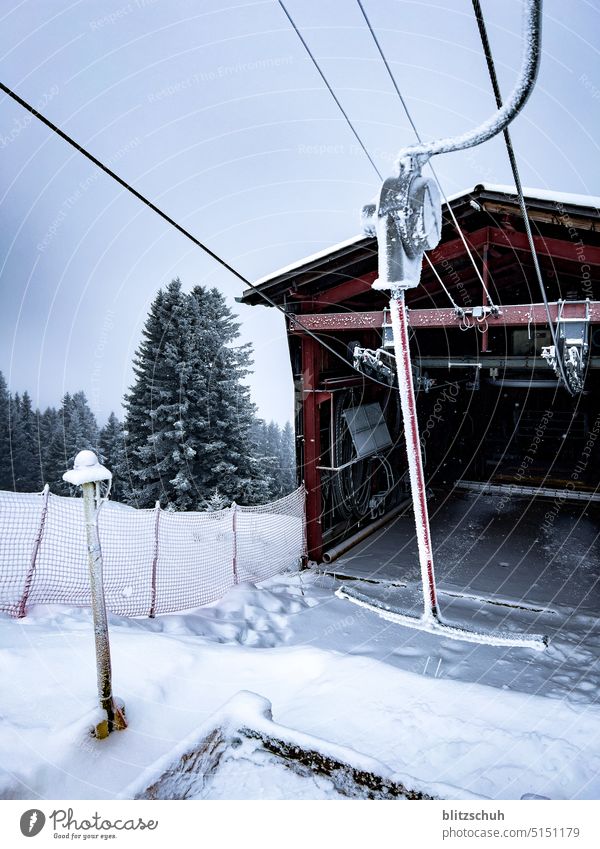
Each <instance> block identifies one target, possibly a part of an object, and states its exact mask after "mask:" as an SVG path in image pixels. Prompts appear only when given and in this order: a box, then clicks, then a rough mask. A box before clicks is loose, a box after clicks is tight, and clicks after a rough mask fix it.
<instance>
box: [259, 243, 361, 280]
mask: <svg viewBox="0 0 600 849" xmlns="http://www.w3.org/2000/svg"><path fill="white" fill-rule="evenodd" d="M366 238H368V237H367V236H365V235H364V233H359V234H358V235H357V236H352V237H351V238H350V239H345V240H344V241H343V242H338V244H337V245H329V246H328V247H326V248H323V250H321V251H317V253H314V254H311V255H310V256H306V257H302V259H297V260H296V261H295V262H291V263H290V264H289V265H286V266H284V267H283V268H280V269H279V270H278V271H272V272H271V273H270V274H267V275H266V276H265V277H261V278H260V280H257V281H256V283H255V284H254V285H255V286H260V284H261V283H267V282H268V281H269V280H274V279H275V278H276V277H280V276H281V275H282V274H287V273H288V272H290V271H295V270H296V269H297V268H302V267H303V266H305V265H309V264H310V263H311V262H316V261H318V260H320V259H324V258H325V257H326V256H329V254H332V253H335V252H336V251H339V250H342V249H343V248H349V247H352V245H355V244H356V243H357V242H361V241H362V240H363V239H366Z"/></svg>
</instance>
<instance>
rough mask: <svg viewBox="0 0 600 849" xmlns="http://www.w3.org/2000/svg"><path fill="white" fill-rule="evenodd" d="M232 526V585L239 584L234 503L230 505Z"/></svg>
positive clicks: (235, 509) (235, 505)
mask: <svg viewBox="0 0 600 849" xmlns="http://www.w3.org/2000/svg"><path fill="white" fill-rule="evenodd" d="M231 510H232V512H233V516H232V526H233V583H234V584H239V578H238V563H237V504H236V503H235V501H233V502H232V504H231Z"/></svg>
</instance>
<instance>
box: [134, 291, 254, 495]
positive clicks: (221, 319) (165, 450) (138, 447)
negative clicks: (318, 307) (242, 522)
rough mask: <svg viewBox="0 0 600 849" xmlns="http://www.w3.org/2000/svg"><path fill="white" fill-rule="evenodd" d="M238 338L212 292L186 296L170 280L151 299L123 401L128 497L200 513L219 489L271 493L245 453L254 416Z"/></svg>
mask: <svg viewBox="0 0 600 849" xmlns="http://www.w3.org/2000/svg"><path fill="white" fill-rule="evenodd" d="M238 337H239V325H238V324H237V323H236V322H235V319H234V316H233V315H232V313H231V310H230V309H229V307H228V306H227V304H226V302H225V299H224V297H223V296H222V295H221V293H220V292H219V291H218V290H217V289H207V288H204V287H202V286H197V287H196V288H194V289H193V290H192V292H191V293H189V294H186V293H184V292H183V291H182V288H181V282H180V281H179V280H174V281H172V282H171V283H170V284H169V285H168V286H167V287H166V288H165V289H164V290H161V291H160V292H159V293H158V295H157V296H156V298H155V300H154V302H153V304H152V306H151V308H150V313H149V315H148V319H147V321H146V324H145V326H144V330H143V339H142V343H141V345H140V347H139V348H138V350H137V352H136V355H135V359H134V375H135V381H134V384H133V386H132V387H131V390H130V392H129V393H128V394H127V395H126V398H125V409H126V417H125V431H126V455H127V468H128V473H129V480H130V485H131V499H132V502H133V503H135V504H137V505H138V506H144V507H147V506H152V504H154V503H155V501H157V500H159V501H160V502H161V504H162V505H163V506H164V507H170V508H171V509H177V510H194V509H202V506H203V505H204V504H205V503H206V502H207V501H208V499H210V497H211V495H212V494H213V493H214V492H215V490H216V489H217V488H218V491H219V493H220V494H221V495H222V496H223V497H224V498H226V499H228V500H229V501H232V500H236V501H240V502H241V503H259V502H261V501H265V500H267V499H268V487H267V486H266V483H265V481H264V476H263V474H262V469H261V467H260V464H259V463H257V462H256V460H255V459H254V458H253V457H252V456H251V442H250V429H251V426H252V423H253V420H254V415H255V412H254V406H253V405H252V403H251V401H250V394H249V389H248V387H247V386H246V384H245V383H244V379H245V378H246V376H247V375H248V373H249V367H250V362H251V351H250V346H249V345H237V346H236V345H235V344H234V343H235V341H236V340H237V338H238Z"/></svg>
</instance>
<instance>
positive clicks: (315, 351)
mask: <svg viewBox="0 0 600 849" xmlns="http://www.w3.org/2000/svg"><path fill="white" fill-rule="evenodd" d="M315 317H317V316H315ZM322 350H323V349H322V348H321V346H320V345H319V343H318V341H317V340H316V339H312V338H311V337H310V336H309V337H305V338H304V339H303V340H302V389H303V398H304V400H303V405H302V421H303V431H304V433H303V436H304V451H303V460H304V467H303V476H304V486H305V487H306V542H307V546H308V556H309V557H310V559H311V560H317V561H320V559H321V555H322V553H323V528H322V525H321V514H322V512H323V502H322V498H321V472H320V471H319V469H318V466H319V464H320V459H321V431H320V426H319V404H318V401H319V397H318V394H317V393H316V392H315V388H316V387H317V386H318V383H319V379H320V371H321V369H320V362H321V360H320V358H321V356H322Z"/></svg>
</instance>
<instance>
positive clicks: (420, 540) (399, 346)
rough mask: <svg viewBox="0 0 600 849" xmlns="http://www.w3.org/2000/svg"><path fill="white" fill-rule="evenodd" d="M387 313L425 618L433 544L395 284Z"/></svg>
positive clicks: (433, 599) (402, 309)
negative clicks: (390, 330) (402, 427)
mask: <svg viewBox="0 0 600 849" xmlns="http://www.w3.org/2000/svg"><path fill="white" fill-rule="evenodd" d="M390 313H391V318H392V329H393V333H394V350H395V354H396V367H397V369H398V389H399V391H400V406H401V407H402V419H403V421H404V442H405V444H406V457H407V460H408V476H409V479H410V491H411V495H412V502H413V510H414V514H415V529H416V533H417V546H418V549H419V563H420V565H421V580H422V584H423V620H424V621H428V620H430V619H436V618H437V616H438V604H437V594H436V589H435V573H434V569H433V548H432V545H431V534H430V531H429V513H428V511H427V494H426V488H425V474H424V471H423V457H422V455H421V442H420V439H419V423H418V420H417V402H416V399H415V388H414V385H413V377H412V367H411V361H410V348H409V342H408V321H407V318H406V303H405V300H404V289H400V288H396V289H393V290H392V294H391V298H390Z"/></svg>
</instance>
